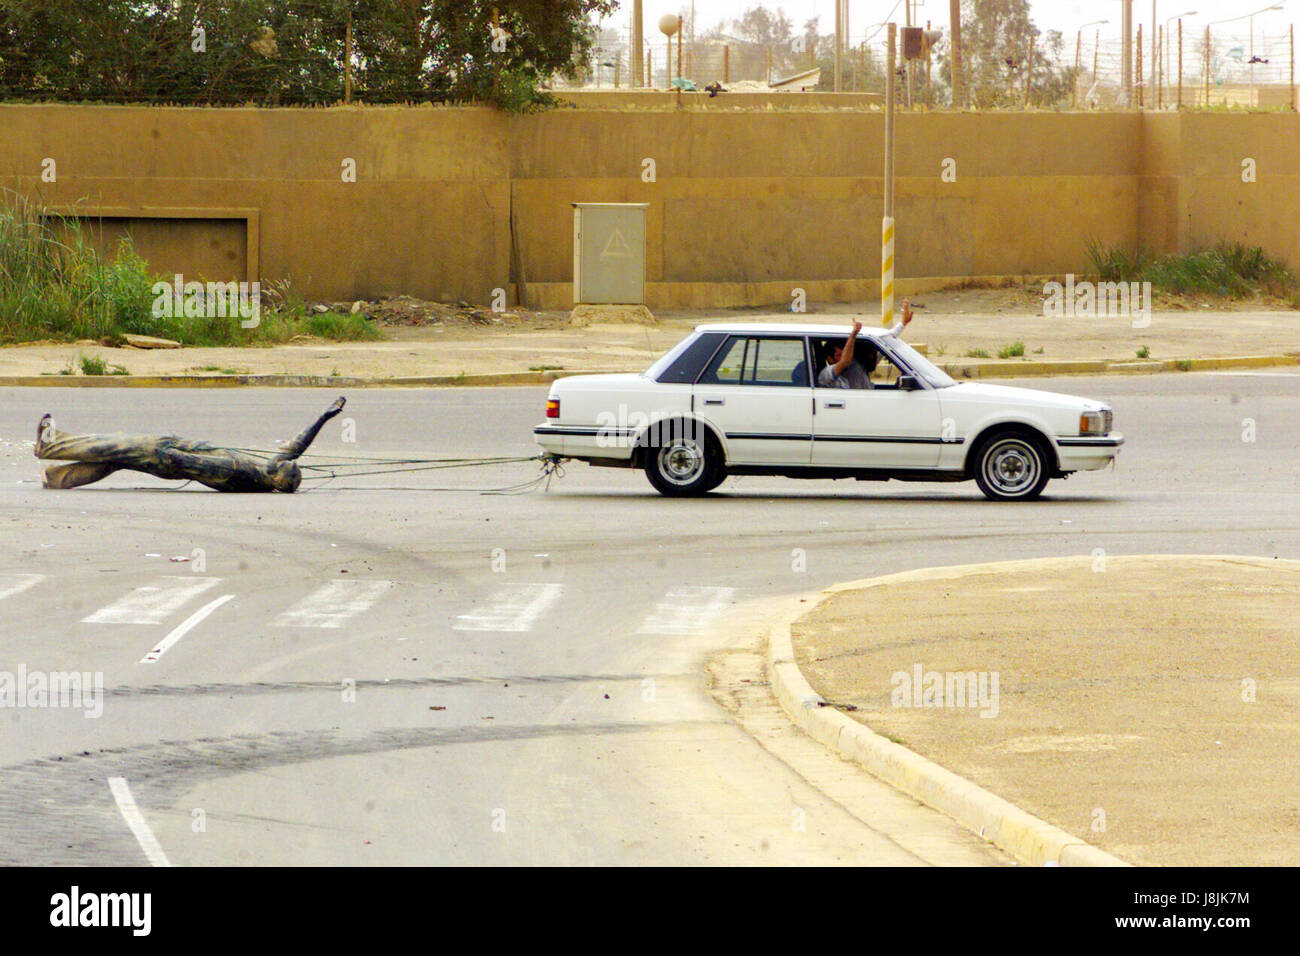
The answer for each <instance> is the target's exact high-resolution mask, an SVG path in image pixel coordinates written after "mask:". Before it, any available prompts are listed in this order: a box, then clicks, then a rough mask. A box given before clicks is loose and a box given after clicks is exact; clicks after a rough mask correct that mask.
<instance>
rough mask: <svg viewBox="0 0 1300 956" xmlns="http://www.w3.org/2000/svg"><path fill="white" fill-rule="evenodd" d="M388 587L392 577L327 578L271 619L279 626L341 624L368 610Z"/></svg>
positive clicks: (390, 585) (340, 625) (389, 587)
mask: <svg viewBox="0 0 1300 956" xmlns="http://www.w3.org/2000/svg"><path fill="white" fill-rule="evenodd" d="M392 587H393V582H392V581H331V582H330V583H329V584H327V585H325V586H324V587H322V588H319V589H318V590H316V591H313V592H312V593H311V594H309V595H307V596H306V597H305V598H303V599H302V600H301V601H299V602H298V603H297V604H295V605H294V606H293V607H291V608H289V610H287V611H285V612H284V613H283V614H281V615H280V616H279V617H278V618H276V619H275V623H276V624H278V625H280V626H281V627H342V626H343V625H344V624H345V623H347V621H348V620H349V619H351V618H353V617H356V616H357V615H358V614H361V613H362V612H364V611H368V610H370V608H371V607H373V606H374V604H375V602H376V601H378V600H379V599H380V598H381V597H383V595H384V594H385V592H387V591H388V590H389V589H391V588H392Z"/></svg>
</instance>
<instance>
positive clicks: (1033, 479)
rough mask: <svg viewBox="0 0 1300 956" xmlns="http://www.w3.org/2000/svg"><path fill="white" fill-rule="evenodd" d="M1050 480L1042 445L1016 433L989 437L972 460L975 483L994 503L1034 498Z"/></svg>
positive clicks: (1003, 433)
mask: <svg viewBox="0 0 1300 956" xmlns="http://www.w3.org/2000/svg"><path fill="white" fill-rule="evenodd" d="M1050 477H1051V476H1050V474H1049V472H1048V466H1047V454H1046V452H1045V451H1044V450H1043V445H1042V443H1041V442H1039V441H1037V440H1035V439H1034V438H1031V437H1030V436H1028V435H1024V434H1020V433H1017V432H1002V433H999V434H996V435H993V436H991V437H990V438H988V439H987V440H986V441H985V442H984V443H983V445H982V446H981V447H980V450H979V452H978V454H977V456H976V459H975V483H976V484H978V485H979V488H980V491H982V492H984V495H985V497H987V498H990V499H992V500H994V501H1028V500H1029V499H1032V498H1037V497H1038V496H1039V495H1041V494H1042V493H1043V488H1045V487H1046V486H1047V481H1048V478H1050Z"/></svg>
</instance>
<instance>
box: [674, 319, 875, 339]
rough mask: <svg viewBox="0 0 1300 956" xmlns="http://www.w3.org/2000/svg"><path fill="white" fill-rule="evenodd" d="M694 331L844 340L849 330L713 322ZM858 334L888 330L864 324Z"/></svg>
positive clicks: (779, 324)
mask: <svg viewBox="0 0 1300 956" xmlns="http://www.w3.org/2000/svg"><path fill="white" fill-rule="evenodd" d="M695 331H696V332H730V333H743V334H757V335H761V334H764V333H769V334H776V335H818V336H822V335H824V336H826V337H827V338H837V337H838V338H845V337H846V336H847V335H848V334H849V330H848V328H847V327H846V326H845V325H844V324H840V325H823V324H810V323H803V322H799V323H795V322H715V323H711V324H709V325H697V326H696V327H695ZM858 334H859V335H865V336H868V337H870V338H881V337H882V336H885V335H888V334H889V329H886V328H882V327H879V326H876V327H872V326H869V325H865V324H864V325H863V326H862V331H861V332H859V333H858Z"/></svg>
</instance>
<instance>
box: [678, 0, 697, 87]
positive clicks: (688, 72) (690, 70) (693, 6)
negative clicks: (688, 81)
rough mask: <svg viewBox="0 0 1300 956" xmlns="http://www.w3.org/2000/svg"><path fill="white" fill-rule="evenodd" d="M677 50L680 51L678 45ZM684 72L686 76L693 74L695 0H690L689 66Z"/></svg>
mask: <svg viewBox="0 0 1300 956" xmlns="http://www.w3.org/2000/svg"><path fill="white" fill-rule="evenodd" d="M678 42H681V41H678ZM677 52H678V53H680V52H681V48H680V47H679V48H678V51H677ZM678 65H679V66H680V64H678ZM686 73H687V75H688V76H695V0H691V68H690V69H689V70H687V71H686Z"/></svg>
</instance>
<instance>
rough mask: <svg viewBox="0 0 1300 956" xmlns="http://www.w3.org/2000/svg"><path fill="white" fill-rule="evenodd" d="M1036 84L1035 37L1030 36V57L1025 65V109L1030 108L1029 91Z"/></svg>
mask: <svg viewBox="0 0 1300 956" xmlns="http://www.w3.org/2000/svg"><path fill="white" fill-rule="evenodd" d="M1033 84H1034V38H1033V36H1032V35H1031V36H1030V37H1029V57H1028V64H1027V66H1026V67H1025V109H1029V93H1030V90H1031V89H1032V87H1033Z"/></svg>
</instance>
